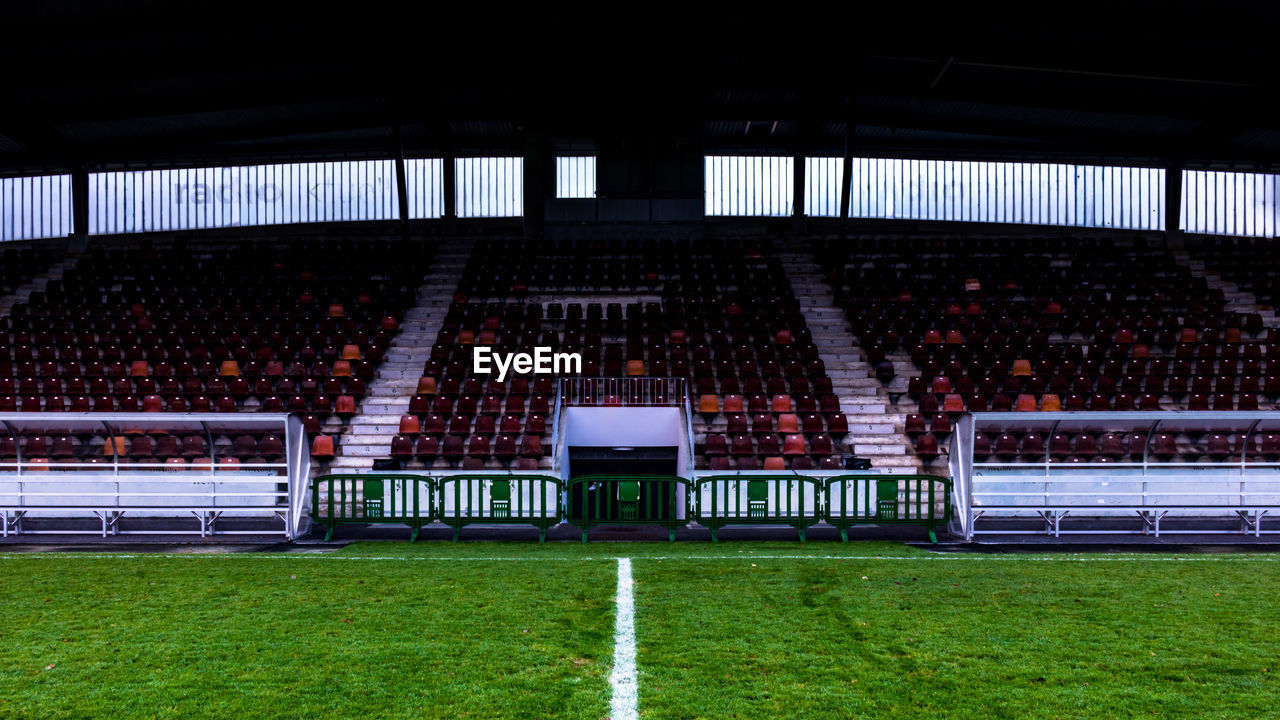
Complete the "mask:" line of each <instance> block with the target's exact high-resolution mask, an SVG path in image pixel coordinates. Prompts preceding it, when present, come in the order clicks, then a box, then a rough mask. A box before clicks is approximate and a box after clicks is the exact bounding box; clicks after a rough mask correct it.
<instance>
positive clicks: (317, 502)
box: [311, 473, 436, 542]
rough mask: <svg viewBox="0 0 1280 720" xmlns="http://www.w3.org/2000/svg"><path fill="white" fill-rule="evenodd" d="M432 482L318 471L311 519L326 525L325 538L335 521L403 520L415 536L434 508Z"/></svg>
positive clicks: (392, 475)
mask: <svg viewBox="0 0 1280 720" xmlns="http://www.w3.org/2000/svg"><path fill="white" fill-rule="evenodd" d="M435 495H436V493H435V482H434V481H433V480H432V479H431V478H429V477H423V476H421V475H408V474H397V473H366V474H345V475H321V476H320V477H318V478H316V479H315V481H314V482H313V483H312V485H311V520H312V522H315V523H316V524H318V525H321V526H323V527H324V528H325V535H324V539H325V541H326V542H328V541H329V539H330V538H332V537H333V530H334V528H336V527H337V526H338V525H343V524H361V525H367V524H372V523H403V524H405V525H408V526H409V527H410V528H411V529H412V530H413V534H412V535H411V536H410V538H411V540H417V539H418V532H419V531H420V530H421V529H422V526H423V525H427V524H430V523H431V518H432V516H433V515H434V512H435Z"/></svg>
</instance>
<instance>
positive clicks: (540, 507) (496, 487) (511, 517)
mask: <svg viewBox="0 0 1280 720" xmlns="http://www.w3.org/2000/svg"><path fill="white" fill-rule="evenodd" d="M436 483H437V488H438V492H439V499H438V502H437V505H436V517H437V518H438V519H439V520H440V522H442V523H444V524H445V525H448V526H449V527H451V528H453V540H454V542H457V540H458V536H459V535H460V534H461V532H462V528H463V527H464V526H466V525H471V524H474V523H483V524H511V525H533V526H534V527H536V528H537V529H538V541H539V542H545V541H546V539H547V528H549V527H551V526H552V525H555V524H556V523H558V522H560V518H561V514H560V495H561V491H562V490H563V488H564V485H563V483H561V482H560V480H559V479H558V478H554V477H551V476H550V475H495V474H482V473H477V474H475V475H445V476H443V477H441V478H439V479H438V480H437V481H436Z"/></svg>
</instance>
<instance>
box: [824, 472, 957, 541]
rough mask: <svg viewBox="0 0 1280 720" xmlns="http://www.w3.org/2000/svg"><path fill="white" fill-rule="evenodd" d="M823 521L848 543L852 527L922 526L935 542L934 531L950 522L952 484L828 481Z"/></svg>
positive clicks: (853, 478) (899, 478) (913, 479)
mask: <svg viewBox="0 0 1280 720" xmlns="http://www.w3.org/2000/svg"><path fill="white" fill-rule="evenodd" d="M825 484H826V494H825V499H826V502H825V508H824V513H823V517H824V518H825V519H826V521H827V522H828V523H830V524H832V525H834V526H835V527H837V528H839V529H840V537H841V539H843V540H846V541H847V540H848V539H849V528H850V527H853V526H854V525H902V524H906V525H923V526H925V527H926V528H927V529H928V530H929V538H930V539H931V540H932V541H933V542H937V541H938V536H937V532H936V528H938V527H945V526H946V525H947V523H948V521H949V520H950V519H951V481H950V480H948V479H947V478H944V477H938V476H936V475H878V474H852V475H840V476H837V477H833V478H828V479H827V481H826V483H825Z"/></svg>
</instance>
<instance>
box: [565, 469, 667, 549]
mask: <svg viewBox="0 0 1280 720" xmlns="http://www.w3.org/2000/svg"><path fill="white" fill-rule="evenodd" d="M687 486H688V481H687V480H685V479H684V478H682V477H677V476H674V475H583V476H582V477H576V478H573V479H572V480H570V481H569V486H568V492H567V493H565V513H564V514H565V518H566V519H567V520H568V521H569V522H571V523H573V524H574V525H577V526H578V529H579V530H581V532H582V542H586V541H587V533H588V532H590V530H591V527H592V526H593V525H658V526H661V527H665V528H666V529H667V539H668V540H671V541H674V540H675V539H676V528H677V527H680V526H681V525H684V524H686V523H687V522H688V519H687V518H686V517H685V516H686V510H687V503H688V493H687V490H686V488H687Z"/></svg>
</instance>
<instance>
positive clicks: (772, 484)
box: [690, 474, 823, 542]
mask: <svg viewBox="0 0 1280 720" xmlns="http://www.w3.org/2000/svg"><path fill="white" fill-rule="evenodd" d="M822 484H823V483H822V481H821V480H820V479H819V478H815V477H809V476H805V475H769V474H765V475H749V476H745V477H744V476H740V475H710V476H705V477H700V478H698V479H697V480H696V481H694V485H693V489H692V494H691V497H690V506H691V508H692V510H693V513H692V515H693V519H695V520H697V521H698V524H699V525H702V526H704V527H706V528H707V529H709V530H711V540H712V541H713V542H719V541H720V528H722V527H724V526H726V525H787V526H790V527H794V528H795V529H796V531H797V532H798V533H799V536H800V541H801V542H803V541H804V532H805V529H806V528H808V527H810V526H812V525H815V524H817V523H818V522H821V521H822V519H823V515H822Z"/></svg>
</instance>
